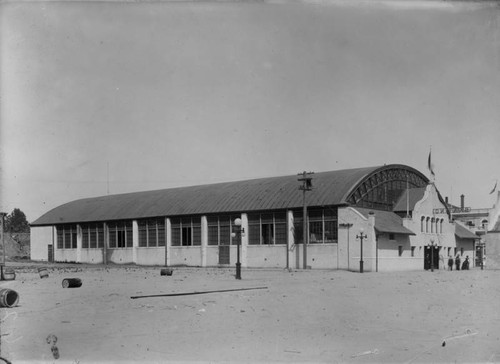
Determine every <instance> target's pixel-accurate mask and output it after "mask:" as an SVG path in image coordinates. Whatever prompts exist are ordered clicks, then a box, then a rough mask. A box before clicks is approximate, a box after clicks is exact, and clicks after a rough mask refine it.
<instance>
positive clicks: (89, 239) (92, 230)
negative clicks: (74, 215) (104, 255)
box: [81, 224, 98, 249]
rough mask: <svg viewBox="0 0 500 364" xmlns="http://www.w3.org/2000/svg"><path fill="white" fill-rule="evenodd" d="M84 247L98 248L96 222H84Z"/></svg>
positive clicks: (82, 226)
mask: <svg viewBox="0 0 500 364" xmlns="http://www.w3.org/2000/svg"><path fill="white" fill-rule="evenodd" d="M81 228H82V249H88V248H91V249H95V248H97V234H98V232H97V230H98V225H96V224H82V225H81Z"/></svg>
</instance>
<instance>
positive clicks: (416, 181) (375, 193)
mask: <svg viewBox="0 0 500 364" xmlns="http://www.w3.org/2000/svg"><path fill="white" fill-rule="evenodd" d="M428 183H429V180H428V179H427V177H425V175H423V174H422V173H420V172H419V171H417V170H416V169H413V168H411V167H408V166H403V165H391V166H384V167H381V168H379V169H378V170H375V171H373V172H372V173H370V174H369V175H367V176H365V177H364V178H363V179H362V180H361V181H359V183H357V184H356V185H355V186H354V188H353V189H352V190H351V191H350V193H349V194H348V196H347V198H346V202H347V203H349V204H350V205H353V206H358V207H367V208H374V209H378V210H387V211H390V210H392V207H393V205H394V203H395V202H396V201H397V199H398V198H399V196H400V195H401V193H402V192H403V191H404V190H406V189H407V188H420V187H425V186H426V185H427V184H428Z"/></svg>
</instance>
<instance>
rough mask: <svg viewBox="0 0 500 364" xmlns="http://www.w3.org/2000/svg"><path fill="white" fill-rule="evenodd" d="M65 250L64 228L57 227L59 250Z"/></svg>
mask: <svg viewBox="0 0 500 364" xmlns="http://www.w3.org/2000/svg"><path fill="white" fill-rule="evenodd" d="M63 248H64V230H63V228H62V226H58V227H57V249H63Z"/></svg>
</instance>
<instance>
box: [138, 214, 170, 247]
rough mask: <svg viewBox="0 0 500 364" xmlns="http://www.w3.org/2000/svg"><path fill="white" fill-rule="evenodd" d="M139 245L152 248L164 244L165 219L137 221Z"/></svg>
mask: <svg viewBox="0 0 500 364" xmlns="http://www.w3.org/2000/svg"><path fill="white" fill-rule="evenodd" d="M137 227H138V231H139V246H140V247H149V248H154V247H157V246H165V219H164V218H158V219H147V220H146V219H143V220H138V221H137Z"/></svg>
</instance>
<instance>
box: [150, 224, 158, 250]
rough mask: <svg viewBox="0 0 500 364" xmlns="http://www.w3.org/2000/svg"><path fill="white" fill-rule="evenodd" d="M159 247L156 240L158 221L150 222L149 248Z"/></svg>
mask: <svg viewBox="0 0 500 364" xmlns="http://www.w3.org/2000/svg"><path fill="white" fill-rule="evenodd" d="M156 245H157V239H156V221H149V222H148V246H149V247H154V246H156Z"/></svg>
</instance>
